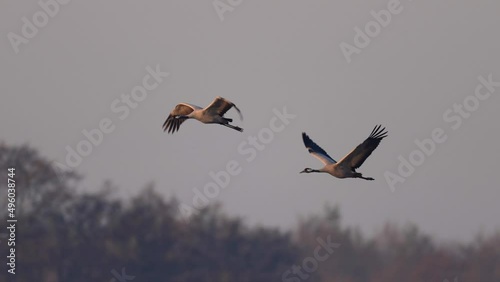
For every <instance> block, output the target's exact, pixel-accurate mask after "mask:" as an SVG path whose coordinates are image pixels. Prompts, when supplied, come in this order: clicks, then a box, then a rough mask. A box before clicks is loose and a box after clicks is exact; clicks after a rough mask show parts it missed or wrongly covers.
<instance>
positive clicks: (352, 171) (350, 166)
mask: <svg viewBox="0 0 500 282" xmlns="http://www.w3.org/2000/svg"><path fill="white" fill-rule="evenodd" d="M381 127H382V126H381V125H378V126H375V128H374V129H373V130H372V133H371V134H370V136H369V137H368V138H367V139H366V140H365V141H364V142H363V143H361V144H359V145H358V146H357V147H356V148H354V150H352V151H351V152H350V153H349V154H347V155H346V156H345V157H344V158H343V159H341V160H340V161H339V162H336V161H335V160H334V159H333V158H332V157H330V156H329V155H328V154H327V153H326V152H325V150H323V149H322V148H321V147H320V146H318V145H317V144H316V143H314V141H312V140H311V138H309V136H307V134H306V133H305V132H303V133H302V140H303V141H304V145H305V146H306V148H307V150H308V151H309V153H311V155H313V156H314V157H316V158H318V159H319V160H320V161H321V162H322V163H323V164H324V165H325V166H324V167H323V168H321V169H312V168H305V169H304V170H303V171H301V172H300V173H312V172H326V173H329V174H331V175H333V176H335V177H337V178H362V179H365V180H374V179H373V178H372V177H364V176H363V175H362V174H361V173H359V172H357V171H356V169H357V168H359V167H360V166H361V165H362V164H363V163H364V162H365V160H366V159H367V158H368V157H369V156H370V155H371V153H372V152H373V150H375V148H377V146H378V145H379V144H380V141H382V139H384V138H385V137H387V131H385V127H384V128H382V129H380V128H381ZM384 131H385V132H384Z"/></svg>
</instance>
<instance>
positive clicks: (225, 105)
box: [204, 96, 243, 120]
mask: <svg viewBox="0 0 500 282" xmlns="http://www.w3.org/2000/svg"><path fill="white" fill-rule="evenodd" d="M232 107H234V108H235V109H236V111H237V112H238V115H239V116H240V120H243V115H241V111H240V109H238V107H236V105H235V104H234V103H232V102H231V101H229V100H227V99H224V98H222V97H220V96H217V97H216V98H215V100H213V101H212V103H211V104H210V105H208V106H207V107H206V108H205V109H204V110H205V111H208V112H209V113H214V114H217V115H219V116H223V115H224V114H225V113H226V112H227V111H229V110H230V109H231V108H232Z"/></svg>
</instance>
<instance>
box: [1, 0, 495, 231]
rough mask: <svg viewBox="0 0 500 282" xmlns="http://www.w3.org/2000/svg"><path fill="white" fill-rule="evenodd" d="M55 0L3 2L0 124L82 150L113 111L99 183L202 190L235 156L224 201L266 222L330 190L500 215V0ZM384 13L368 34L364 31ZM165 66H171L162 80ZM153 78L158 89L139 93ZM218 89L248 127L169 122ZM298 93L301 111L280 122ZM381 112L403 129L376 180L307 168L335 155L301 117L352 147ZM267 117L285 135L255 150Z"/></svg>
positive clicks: (385, 148)
mask: <svg viewBox="0 0 500 282" xmlns="http://www.w3.org/2000/svg"><path fill="white" fill-rule="evenodd" d="M44 1H45V2H48V3H49V4H47V5H46V6H47V7H45V9H46V10H48V12H49V13H50V14H51V15H50V16H45V15H46V14H45V13H46V12H43V11H44V9H43V8H42V6H43V5H42V6H40V4H39V3H38V1H2V3H1V4H0V7H1V8H0V35H1V38H2V40H1V41H0V42H1V43H0V44H1V48H0V60H1V65H0V92H1V93H2V98H3V99H2V103H0V128H1V136H0V139H1V140H4V141H6V142H7V143H8V144H20V143H29V144H30V145H32V146H34V147H36V148H38V149H39V150H40V151H41V152H42V154H43V155H45V156H47V157H48V158H50V159H53V160H54V161H57V162H60V163H65V162H66V161H65V158H66V155H67V151H66V148H67V146H69V147H71V148H73V149H75V148H77V146H78V144H79V142H81V141H82V140H87V138H86V137H85V136H84V135H83V133H82V131H83V130H87V131H91V130H93V129H97V128H99V126H100V125H99V124H100V123H101V122H104V123H106V122H107V123H108V124H105V126H104V127H106V128H108V129H109V127H111V128H112V129H114V130H113V131H112V132H110V133H106V134H103V140H102V142H101V143H100V144H98V145H97V146H93V148H92V152H91V153H90V154H89V155H88V156H85V157H83V158H82V162H81V164H80V165H78V166H77V167H76V169H77V171H79V172H81V173H82V174H83V175H84V176H85V181H84V183H83V186H84V189H87V190H89V191H95V190H96V189H97V188H98V187H99V186H100V185H101V184H102V182H103V181H104V180H106V179H111V180H112V181H113V182H114V183H116V184H117V186H118V187H120V193H122V194H123V195H124V196H127V195H135V194H137V192H138V191H139V190H140V189H141V188H142V187H143V186H144V185H145V184H147V183H148V182H154V183H155V185H156V188H157V190H159V191H160V192H161V193H162V194H165V195H167V196H168V195H173V194H175V195H177V196H178V197H179V198H180V200H181V201H182V202H184V203H186V204H190V205H191V201H192V199H193V195H194V194H193V188H197V189H199V190H200V191H203V187H204V186H205V185H206V184H207V183H209V182H210V181H211V177H210V175H209V173H210V172H218V171H221V170H226V165H227V164H228V163H231V164H234V162H236V163H237V164H238V170H240V171H241V172H240V173H239V174H238V175H236V176H232V177H231V179H230V183H229V185H228V186H227V187H226V188H224V189H221V191H220V193H219V194H218V195H217V196H216V197H214V199H211V202H213V201H221V202H222V203H223V204H224V210H225V211H226V212H227V213H228V214H230V215H237V216H243V217H244V218H245V219H246V220H247V222H248V223H250V224H263V225H272V226H281V227H289V226H292V224H293V223H295V222H296V218H297V216H299V215H308V214H314V213H318V212H320V211H321V210H322V209H323V206H324V205H325V203H330V204H338V205H340V207H341V211H342V214H343V222H344V223H346V224H349V225H359V226H361V227H362V229H363V231H366V232H368V233H372V232H375V231H377V230H378V229H380V228H381V227H382V225H383V224H384V223H385V222H387V221H391V222H395V223H400V224H404V223H407V222H414V223H416V224H418V225H419V226H420V227H421V228H422V229H423V231H424V232H426V233H429V234H432V235H436V236H438V237H439V238H442V239H450V238H451V239H459V240H471V239H472V238H473V236H474V235H475V234H477V233H478V232H479V231H484V232H492V231H494V230H498V229H500V222H499V220H498V215H499V214H500V204H499V198H500V190H499V189H500V187H499V185H498V184H499V181H498V179H497V175H495V174H496V173H498V171H499V170H500V165H499V164H498V159H499V156H500V149H499V146H498V144H500V134H499V129H500V128H499V125H498V124H499V123H498V121H499V118H500V111H499V109H500V97H499V96H500V87H499V86H498V83H497V81H498V82H500V55H499V51H500V37H499V36H498V30H499V27H500V17H499V12H500V2H499V1H496V0H491V1H484V0H483V1H451V0H446V1H410V0H402V1H401V2H400V3H399V4H398V3H397V2H395V0H391V1H387V0H376V1H359V0H358V1H350V0H349V1H347V0H346V1H327V0H324V1H298V0H286V1H285V0H282V1H247V0H243V1H240V0H232V1H230V0H220V1H219V2H215V6H217V7H218V8H219V9H220V10H219V12H218V11H217V10H216V8H215V6H214V3H213V2H212V1H182V0H177V1H123V0H121V1H116V0H110V1H76V0H73V1H69V3H67V4H60V3H59V2H53V1H52V2H51V1H48V0H42V1H41V2H43V3H45V2H44ZM60 1H61V2H64V1H62V0H60ZM54 3H57V4H54ZM231 5H233V6H231ZM388 6H389V8H390V9H391V11H392V12H393V13H392V14H391V19H390V21H389V20H388V19H387V17H385V16H386V15H387V13H389V12H382V13H378V15H379V18H380V19H379V20H380V21H382V23H383V24H384V25H385V27H381V25H380V24H374V23H373V22H372V21H374V15H373V14H371V13H370V12H371V11H372V10H373V11H375V12H378V11H380V10H387V9H388ZM23 17H25V18H26V20H23ZM34 17H35V19H34ZM384 21H385V22H384ZM27 22H28V23H27ZM34 22H35V23H34ZM370 22H372V23H370ZM32 24H33V26H31V25H32ZM35 24H38V26H39V27H37V26H36V25H35ZM367 24H368V28H369V32H371V35H372V36H373V37H368V38H369V42H368V41H366V38H363V37H364V36H367V35H359V31H357V30H356V29H355V28H356V27H358V28H360V29H361V30H364V29H365V27H366V26H367ZM33 27H35V28H36V30H34V29H33ZM370 28H371V29H370ZM377 28H380V30H378V29H377ZM29 37H30V38H29ZM355 37H356V39H358V40H357V44H356V42H355ZM363 39H365V40H364V41H363ZM343 42H344V43H343ZM347 44H348V45H349V46H351V47H348V49H349V50H350V51H352V52H354V53H352V54H351V55H350V56H348V57H349V59H350V63H348V60H347V59H346V56H345V55H344V54H343V51H342V49H341V45H342V46H344V47H345V46H347ZM356 48H357V49H356ZM346 50H347V49H346ZM16 51H18V52H17V53H16ZM148 67H149V68H150V69H152V70H154V69H156V68H157V67H158V68H159V71H160V72H165V73H167V72H168V73H169V75H168V77H165V75H163V77H162V75H161V74H160V76H158V77H157V78H158V80H159V81H160V83H157V82H156V80H155V79H154V78H153V77H150V75H149V76H148V74H149V73H151V70H149V71H148V70H147V68H148ZM490 74H491V78H490V79H491V80H492V81H494V82H493V83H490V85H488V87H485V86H478V85H481V84H480V83H481V82H480V80H479V79H478V77H480V76H482V77H483V78H485V79H486V80H488V76H489V75H490ZM144 81H146V83H147V85H148V88H149V89H151V90H148V91H147V96H142V97H140V99H141V100H142V101H140V102H137V103H136V104H133V103H134V102H133V101H132V102H128V103H130V104H126V103H127V102H126V101H125V100H122V99H126V96H130V94H131V92H133V91H134V93H135V94H138V93H139V94H140V90H141V89H143V88H141V86H142V85H143V83H144ZM495 83H497V85H496V86H494V84H495ZM483 84H484V83H483ZM492 85H493V86H492ZM476 90H478V93H479V95H482V96H481V97H482V99H483V100H480V99H478V98H474V93H475V91H476ZM491 91H494V92H493V93H492V94H491V95H490V97H486V95H487V93H488V92H491ZM122 95H124V96H123V97H125V98H122ZM218 95H220V96H223V97H225V98H228V99H229V100H231V101H233V102H234V103H235V104H237V105H238V106H239V108H240V109H241V110H242V112H243V115H244V120H243V121H242V122H239V121H237V115H236V114H235V112H234V111H230V112H229V113H228V114H229V116H231V117H235V118H236V119H235V121H236V124H237V125H240V126H242V127H243V128H244V129H245V131H244V132H243V133H239V132H237V131H234V130H231V129H228V128H225V127H223V126H218V125H203V124H201V123H198V122H196V121H187V122H186V123H184V124H183V125H182V127H181V129H180V131H179V132H178V133H176V134H174V135H168V134H165V133H163V131H162V129H161V125H162V123H163V122H164V119H165V118H166V116H167V115H168V112H169V111H170V110H171V109H172V108H173V107H174V106H175V105H176V104H177V103H179V102H190V103H194V104H197V105H200V106H205V105H207V104H208V103H210V102H211V101H212V99H213V98H214V97H215V96H218ZM464 101H465V103H468V104H467V107H466V108H464V109H463V110H462V111H463V112H462V113H459V112H458V111H460V110H459V108H458V106H455V107H457V108H454V104H457V105H460V104H463V103H464ZM475 103H477V104H475ZM132 106H133V107H135V108H132ZM284 107H286V109H287V112H288V113H289V114H292V115H294V116H295V118H293V119H290V120H289V124H287V125H286V126H285V127H280V125H281V123H280V121H277V122H275V123H274V124H275V127H276V126H278V127H279V129H280V130H282V131H281V132H276V133H274V136H273V137H272V138H269V136H268V135H266V134H268V133H269V132H270V131H269V130H267V129H264V128H268V127H269V123H270V122H271V121H274V120H275V119H273V117H274V116H275V113H274V112H273V109H277V110H279V111H282V110H283V108H284ZM467 109H468V110H467ZM443 115H445V116H446V118H443ZM106 119H108V120H106ZM103 120H104V121H103ZM379 123H381V124H383V125H385V126H386V127H387V129H388V130H389V137H388V138H386V139H384V140H383V142H382V143H381V145H380V146H379V148H378V149H377V150H376V151H375V152H374V153H373V154H372V156H371V157H370V158H369V159H368V160H367V161H366V162H365V164H364V165H363V166H362V167H361V168H360V169H359V171H360V172H363V173H364V175H365V176H372V177H374V178H375V179H376V180H375V181H371V182H370V181H364V180H360V179H347V180H339V179H336V178H334V177H332V176H329V175H315V174H299V173H298V172H299V171H301V170H302V169H304V168H305V167H313V168H319V167H321V166H322V164H321V163H320V162H319V161H317V160H316V159H315V158H313V157H312V156H310V155H309V154H308V153H307V150H306V149H305V148H304V146H303V144H302V140H301V137H300V134H301V132H303V131H305V132H307V133H308V134H309V136H310V137H311V138H312V139H313V140H314V141H316V142H317V143H318V144H319V145H320V146H322V147H323V148H324V149H325V150H326V151H327V152H329V153H330V155H331V156H332V157H333V158H336V159H340V158H341V157H343V156H344V155H345V154H346V153H348V152H349V151H350V150H351V149H352V148H353V147H354V146H356V145H358V144H359V143H360V142H362V141H363V140H364V139H365V138H366V137H367V136H368V135H369V133H370V131H371V130H372V128H373V126H375V125H376V124H379ZM435 129H438V131H439V129H441V131H442V134H444V135H445V136H446V140H445V141H444V142H443V143H441V144H437V146H436V149H435V151H434V152H432V153H431V154H430V156H426V157H425V159H424V160H420V159H418V157H419V156H420V157H421V156H422V153H415V152H416V150H417V149H418V147H417V145H416V144H415V140H416V139H418V140H423V139H426V138H432V136H433V135H432V132H433V131H434V130H435ZM259 132H260V134H261V135H260V138H263V139H264V141H269V143H268V144H265V145H264V146H265V148H260V149H262V150H256V149H250V148H253V147H252V146H251V145H250V144H248V140H249V139H248V138H252V137H255V136H257V138H258V140H261V139H259ZM442 138H444V137H442ZM243 142H247V143H243ZM259 142H260V141H259ZM240 146H241V147H240ZM239 147H240V150H239V149H238V148H239ZM241 151H244V152H246V153H243V154H242V152H241ZM251 152H256V154H254V153H251ZM410 155H412V156H413V157H414V158H415V160H414V161H420V162H422V161H423V163H422V164H421V165H420V166H418V167H416V169H415V171H414V172H413V174H411V175H410V176H408V177H406V178H405V179H406V181H405V182H404V183H400V182H399V183H396V184H395V189H394V190H392V189H391V188H390V185H389V184H388V183H387V181H386V180H385V176H384V174H386V173H387V172H392V173H394V174H399V173H398V166H399V165H400V159H399V156H402V157H403V158H404V159H406V160H408V159H409V156H410ZM252 156H254V158H253V159H251V160H250V161H248V160H247V159H250V158H251V157H252ZM232 161H233V162H232Z"/></svg>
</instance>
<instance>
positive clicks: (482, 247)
mask: <svg viewBox="0 0 500 282" xmlns="http://www.w3.org/2000/svg"><path fill="white" fill-rule="evenodd" d="M9 167H15V168H16V175H15V177H14V178H15V179H16V187H17V191H16V202H15V203H16V218H17V220H18V222H17V224H16V238H15V242H16V246H15V248H16V253H15V256H16V265H15V270H16V274H15V275H12V274H10V273H8V272H7V270H8V269H9V266H8V265H6V262H8V261H7V260H8V258H7V255H8V254H9V250H10V247H9V246H7V239H8V237H9V235H8V230H7V229H6V225H7V223H6V221H7V217H8V211H7V205H8V201H7V173H8V172H7V169H8V168H9ZM79 181H81V176H79V175H78V174H77V173H75V172H69V171H66V172H57V171H56V170H54V167H53V166H52V163H51V161H50V160H48V159H47V158H45V157H43V156H42V155H41V154H40V153H39V152H38V151H37V150H35V149H33V148H31V147H29V146H9V145H6V144H1V143H0V194H1V195H0V203H1V205H0V207H1V209H0V216H1V222H2V224H1V225H2V228H1V231H0V236H2V237H0V240H1V243H0V257H1V261H2V265H3V267H2V271H1V272H0V281H17V282H25V281H26V282H38V281H40V282H89V281H92V282H94V281H96V282H124V281H134V282H161V281H168V282H175V281H178V282H184V281H196V282H203V281H212V282H214V281H215V282H226V281H227V282H229V281H231V282H233V281H234V282H239V281H242V282H243V281H249V282H259V281H263V282H264V281H265V282H270V281H288V282H299V281H325V282H326V281H336V282H367V281H371V282H392V281H394V282H396V281H406V282H417V281H418V282H445V281H446V282H462V281H470V282H481V281H484V282H500V233H498V234H494V235H489V236H479V235H478V236H477V238H476V239H475V240H473V242H470V243H467V244H464V243H442V242H440V243H437V242H436V241H435V240H433V238H431V237H429V236H427V235H426V234H422V233H421V232H420V231H419V229H418V227H417V226H414V225H406V226H397V225H393V224H386V225H385V226H381V231H380V232H379V233H378V234H376V235H374V236H373V237H366V236H364V235H363V234H362V233H361V232H360V231H359V229H358V228H356V227H349V226H344V225H343V224H342V223H341V214H340V210H339V208H338V207H325V210H324V213H323V214H320V215H317V216H312V217H305V218H300V219H298V220H297V224H296V226H295V227H293V228H291V229H290V230H289V231H287V232H283V231H280V230H278V229H277V228H267V227H249V226H248V225H246V224H245V222H244V221H242V220H241V219H240V218H238V217H232V216H228V215H226V214H224V213H223V212H222V211H221V208H220V205H219V204H215V205H211V206H208V207H206V208H205V209H203V210H202V211H201V212H199V213H197V214H196V215H193V216H192V217H191V218H190V219H189V220H188V221H187V220H185V219H183V218H181V216H180V214H179V208H178V201H177V200H176V199H175V198H170V199H165V198H164V197H162V196H161V195H160V194H158V193H157V192H155V190H154V187H151V185H149V186H147V185H146V187H145V188H144V190H143V191H142V192H140V193H138V196H136V197H134V198H132V199H129V200H126V201H123V200H119V199H118V197H117V196H116V195H115V194H114V193H115V191H116V190H117V189H119V187H113V184H112V183H104V184H103V186H102V188H101V189H100V190H99V192H97V193H81V192H79V191H77V189H76V187H77V185H78V183H79ZM353 185H354V184H353ZM159 188H161V187H159Z"/></svg>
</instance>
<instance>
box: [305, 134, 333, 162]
mask: <svg viewBox="0 0 500 282" xmlns="http://www.w3.org/2000/svg"><path fill="white" fill-rule="evenodd" d="M302 141H304V145H305V146H306V148H307V150H308V151H309V153H310V154H311V155H313V156H314V157H316V158H317V159H319V160H320V161H321V162H322V163H323V164H324V165H328V164H332V163H336V161H335V160H334V159H333V158H332V157H330V156H329V155H328V153H326V151H325V150H323V148H321V147H320V146H318V144H316V143H314V141H312V140H311V138H309V136H307V134H306V133H305V132H302Z"/></svg>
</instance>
